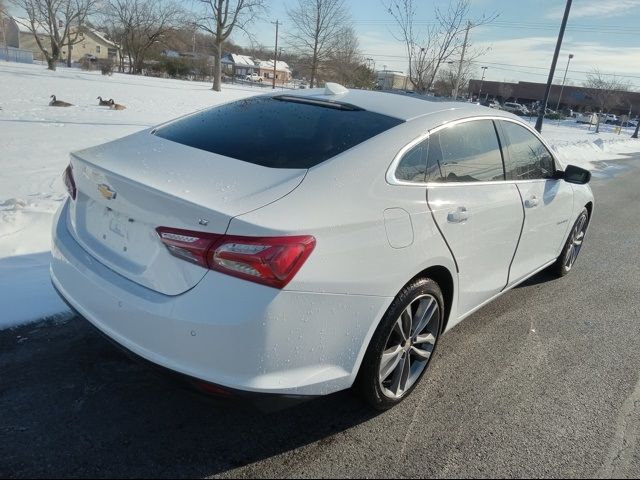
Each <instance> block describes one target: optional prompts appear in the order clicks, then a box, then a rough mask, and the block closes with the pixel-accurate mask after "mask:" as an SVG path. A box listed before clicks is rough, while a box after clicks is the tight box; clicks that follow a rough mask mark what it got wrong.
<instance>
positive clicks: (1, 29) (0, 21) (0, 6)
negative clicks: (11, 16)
mask: <svg viewBox="0 0 640 480" xmlns="http://www.w3.org/2000/svg"><path fill="white" fill-rule="evenodd" d="M7 16H8V14H7V8H6V7H5V5H4V0H0V42H2V45H6V44H7V32H6V31H5V26H4V22H5V18H6V17H7Z"/></svg>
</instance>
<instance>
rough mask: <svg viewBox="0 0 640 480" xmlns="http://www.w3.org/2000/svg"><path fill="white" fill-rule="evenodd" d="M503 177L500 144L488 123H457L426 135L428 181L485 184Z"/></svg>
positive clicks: (494, 130) (482, 121)
mask: <svg viewBox="0 0 640 480" xmlns="http://www.w3.org/2000/svg"><path fill="white" fill-rule="evenodd" d="M504 178H505V177H504V168H503V164H502V153H501V151H500V144H499V143H498V136H497V134H496V129H495V127H494V125H493V122H492V121H491V120H475V121H470V122H464V123H460V124H458V125H454V126H452V127H449V128H444V129H442V130H439V131H438V132H436V133H434V134H432V135H430V136H429V153H428V161H427V179H428V181H430V182H489V181H496V180H504Z"/></svg>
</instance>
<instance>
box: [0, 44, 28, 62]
mask: <svg viewBox="0 0 640 480" xmlns="http://www.w3.org/2000/svg"><path fill="white" fill-rule="evenodd" d="M0 60H6V61H7V62H17V63H33V52H32V51H30V50H22V49H20V48H13V47H5V46H0Z"/></svg>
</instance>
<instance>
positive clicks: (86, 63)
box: [80, 57, 93, 71]
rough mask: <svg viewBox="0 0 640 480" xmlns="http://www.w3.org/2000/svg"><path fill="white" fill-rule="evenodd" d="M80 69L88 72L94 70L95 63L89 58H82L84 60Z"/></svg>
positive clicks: (81, 61)
mask: <svg viewBox="0 0 640 480" xmlns="http://www.w3.org/2000/svg"><path fill="white" fill-rule="evenodd" d="M80 68H81V69H82V70H87V71H90V70H93V63H92V62H91V60H89V58H87V57H82V60H80Z"/></svg>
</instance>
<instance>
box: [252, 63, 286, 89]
mask: <svg viewBox="0 0 640 480" xmlns="http://www.w3.org/2000/svg"><path fill="white" fill-rule="evenodd" d="M256 64H257V66H258V75H260V76H261V77H262V78H264V80H266V81H273V60H267V61H263V60H256ZM291 79H292V75H291V68H289V65H287V63H286V62H282V61H278V62H276V85H284V84H285V83H289V82H290V81H291Z"/></svg>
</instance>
